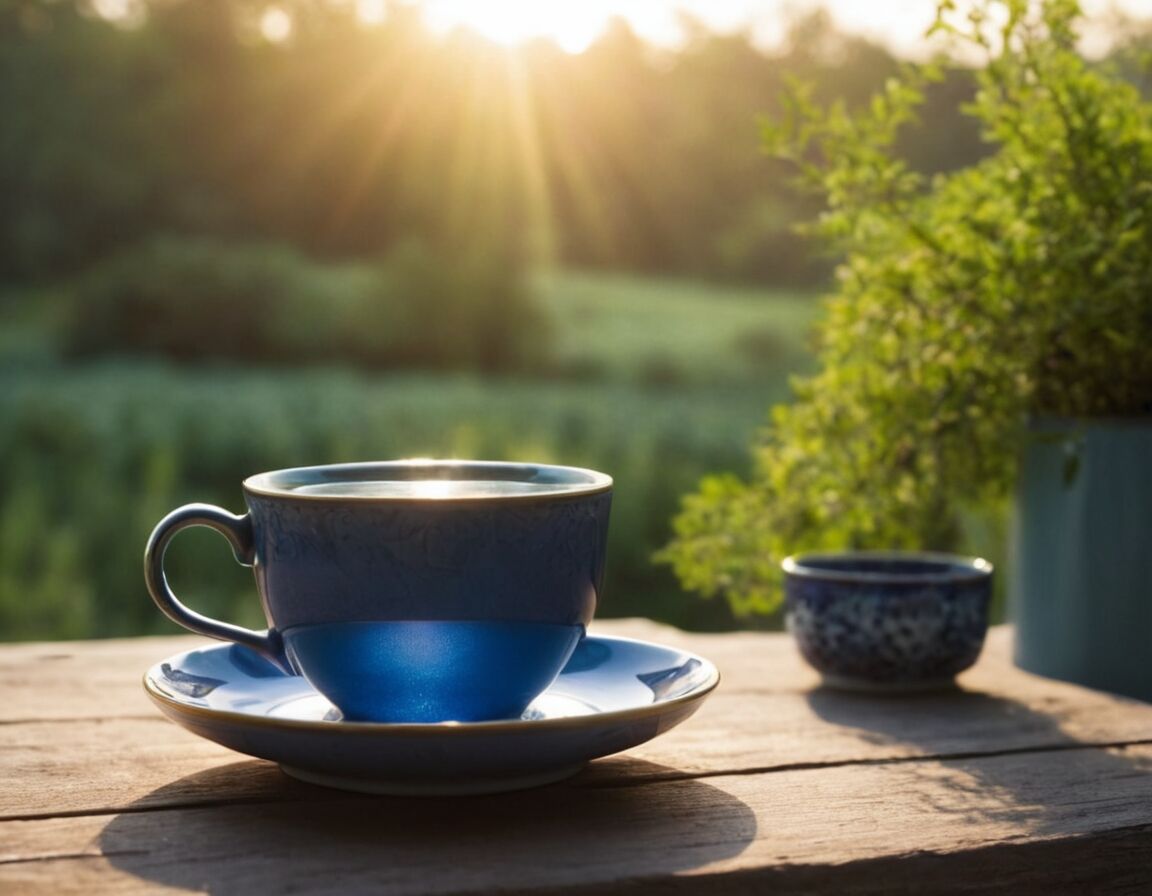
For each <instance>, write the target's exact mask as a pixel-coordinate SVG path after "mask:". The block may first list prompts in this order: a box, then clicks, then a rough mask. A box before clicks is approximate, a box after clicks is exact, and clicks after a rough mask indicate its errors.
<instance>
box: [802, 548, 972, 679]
mask: <svg viewBox="0 0 1152 896" xmlns="http://www.w3.org/2000/svg"><path fill="white" fill-rule="evenodd" d="M783 569H784V583H785V606H786V609H787V623H788V628H789V630H790V631H791V632H792V634H793V636H794V637H795V638H796V643H797V645H798V646H799V648H800V652H801V654H803V656H804V659H806V660H807V661H808V662H809V663H810V664H811V665H812V667H813V668H815V669H816V670H817V671H818V672H819V673H820V674H821V676H822V677H823V680H824V683H825V684H826V685H828V686H829V687H836V688H844V689H851V690H884V691H907V690H923V689H932V688H937V687H944V686H948V685H950V684H951V683H952V680H953V678H954V677H955V676H956V675H957V673H959V672H962V671H963V670H965V669H967V668H968V667H969V666H971V665H972V664H973V663H975V662H976V659H977V657H978V656H979V655H980V650H981V648H982V647H983V645H984V636H985V634H986V632H987V630H988V604H989V601H990V600H991V596H992V565H991V564H990V563H988V561H986V560H982V559H979V558H971V557H958V556H954V555H951V554H938V553H911V552H907V553H906V552H893V551H888V552H869V551H858V552H845V553H828V554H805V555H800V556H795V557H789V558H787V559H786V560H785V561H784V563H783Z"/></svg>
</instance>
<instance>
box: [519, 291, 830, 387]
mask: <svg viewBox="0 0 1152 896" xmlns="http://www.w3.org/2000/svg"><path fill="white" fill-rule="evenodd" d="M542 292H543V294H544V297H545V304H546V307H547V310H548V312H549V314H550V316H551V318H552V320H553V322H554V326H555V334H554V336H555V341H556V345H555V351H556V354H557V358H558V362H559V364H560V365H561V366H562V367H563V368H566V369H568V370H571V371H574V372H576V373H585V374H589V375H597V376H601V377H604V378H606V379H610V380H613V381H616V382H631V383H647V384H652V385H688V386H692V385H717V384H724V385H730V386H735V387H765V386H766V387H768V388H773V387H776V386H778V385H780V384H783V383H785V382H786V381H787V377H788V375H789V374H790V373H794V372H796V371H798V370H801V369H805V368H806V367H807V366H808V365H809V364H810V353H809V352H808V349H807V346H808V333H809V330H810V329H811V326H812V323H813V320H814V317H815V314H816V312H817V310H818V307H819V306H818V302H817V300H816V299H815V298H814V297H813V296H811V295H807V294H797V293H790V292H783V291H779V290H771V289H761V288H752V287H733V286H718V285H715V284H707V283H696V282H692V281H685V280H662V279H658V278H639V277H633V276H624V275H611V274H587V273H572V272H569V273H564V274H561V275H558V276H555V277H553V278H551V279H546V280H545V281H544V283H543V289H542Z"/></svg>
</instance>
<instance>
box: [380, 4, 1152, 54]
mask: <svg viewBox="0 0 1152 896" xmlns="http://www.w3.org/2000/svg"><path fill="white" fill-rule="evenodd" d="M358 2H359V5H360V8H361V11H362V15H364V16H365V18H370V16H371V14H372V10H374V9H380V8H382V3H381V0H358ZM1081 2H1082V6H1083V8H1084V9H1085V11H1086V12H1087V13H1088V15H1089V16H1090V17H1092V16H1101V15H1104V14H1106V13H1107V12H1108V11H1109V9H1121V10H1123V11H1125V12H1128V13H1130V14H1132V15H1135V16H1137V17H1142V18H1143V17H1149V18H1152V0H1081ZM814 6H823V7H824V8H826V9H828V10H829V11H830V12H831V13H832V15H833V16H834V17H835V18H836V19H837V20H838V21H839V22H840V23H841V24H842V26H843V27H844V28H845V30H849V31H852V32H855V33H862V34H865V35H867V36H869V37H873V38H876V39H878V40H881V41H884V42H885V43H887V44H888V45H890V46H891V47H893V48H894V49H897V50H900V51H903V52H915V50H916V48H917V47H918V46H921V45H922V38H923V35H924V32H925V31H926V30H927V28H928V26H929V25H930V24H931V23H932V19H933V16H934V12H935V8H936V2H935V0H823V2H820V3H815V2H811V0H425V2H424V7H425V16H426V18H427V20H428V21H429V23H430V24H431V25H432V26H433V27H434V28H436V29H438V30H447V29H449V28H452V27H454V26H456V25H468V26H470V27H472V28H475V29H476V30H477V31H480V32H481V33H483V34H485V35H487V36H488V37H490V38H492V39H493V40H496V41H499V42H501V43H508V44H514V43H517V42H519V41H522V40H525V39H528V38H532V37H537V36H547V37H551V38H553V39H554V40H556V41H557V42H558V43H559V44H560V45H561V46H562V47H564V48H565V49H566V50H569V51H570V52H579V51H581V50H583V49H584V48H585V47H587V46H588V44H590V43H591V42H592V41H593V40H594V39H595V37H596V36H597V34H599V33H600V31H601V30H602V29H603V27H604V24H605V23H606V22H607V21H608V19H609V18H610V17H612V16H614V15H616V16H621V17H623V18H625V19H627V20H628V21H629V22H630V23H631V25H632V27H633V29H634V30H636V31H637V32H638V33H639V34H641V35H642V36H644V37H646V38H648V39H650V40H652V41H654V42H657V43H663V44H669V43H675V42H676V39H677V35H678V33H679V32H678V19H677V9H683V10H685V11H687V12H689V13H690V14H692V15H693V16H694V17H696V18H698V19H700V20H701V21H703V22H705V23H706V24H708V25H710V26H712V27H713V28H715V29H717V30H723V31H728V30H733V29H736V28H740V27H750V28H751V29H752V31H753V33H754V34H755V35H756V37H757V39H758V40H760V41H763V42H764V43H765V44H772V43H774V42H776V41H777V40H779V38H780V37H781V36H782V35H783V32H784V30H785V28H786V24H787V22H788V21H789V20H790V19H791V18H794V16H795V14H796V13H797V12H798V11H803V10H806V9H809V8H812V7H814Z"/></svg>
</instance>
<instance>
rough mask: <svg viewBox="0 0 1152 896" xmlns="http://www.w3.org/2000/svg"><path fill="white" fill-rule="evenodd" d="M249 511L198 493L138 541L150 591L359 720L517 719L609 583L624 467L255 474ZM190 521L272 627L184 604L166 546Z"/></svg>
mask: <svg viewBox="0 0 1152 896" xmlns="http://www.w3.org/2000/svg"><path fill="white" fill-rule="evenodd" d="M244 498H245V502H246V503H247V505H248V513H246V514H245V515H243V516H235V515H233V514H231V513H229V512H228V511H226V510H222V509H221V508H219V507H214V506H212V505H208V504H189V505H187V506H185V507H181V508H179V509H177V510H174V511H173V512H172V513H170V514H168V516H166V517H165V518H164V519H163V520H161V521H160V523H159V524H158V525H157V526H156V529H155V530H154V531H153V533H152V537H151V538H150V539H149V541H148V546H147V548H146V549H145V553H144V574H145V579H146V581H147V584H148V590H149V592H150V593H151V595H152V598H153V600H155V601H156V603H157V605H158V606H159V607H160V609H161V610H163V611H164V612H165V613H166V614H167V615H168V616H169V617H170V618H172V619H173V620H175V621H176V622H178V623H180V624H181V625H183V626H185V627H186V628H189V629H191V630H192V631H194V632H198V633H200V634H204V635H208V636H210V637H213V638H221V639H224V640H231V641H235V642H237V643H239V644H243V645H245V646H247V647H250V648H252V649H254V650H256V651H258V652H260V653H261V654H263V655H264V656H266V657H268V658H269V659H271V660H273V661H274V662H276V663H278V664H280V665H281V666H283V667H285V668H287V669H289V670H290V671H293V672H296V673H298V674H302V675H304V676H305V677H306V678H307V679H308V681H309V682H310V683H311V684H312V685H313V686H314V687H315V688H316V689H317V690H318V691H319V692H320V693H322V694H323V695H324V696H326V697H327V698H328V699H329V700H331V702H332V703H333V704H334V705H335V706H336V707H337V708H338V709H339V710H340V711H341V712H342V713H343V715H344V718H346V719H349V720H363V721H378V722H443V721H480V720H487V719H500V718H515V717H518V716H519V715H520V714H521V713H522V712H523V711H524V709H525V708H526V707H527V706H528V704H529V703H531V702H532V700H533V699H534V698H535V697H536V696H537V695H539V694H540V693H542V692H543V691H544V690H545V689H546V688H547V687H548V686H549V685H550V684H551V683H552V681H553V680H554V679H555V677H556V676H557V675H558V674H559V672H560V670H561V669H562V668H563V667H564V664H565V663H566V662H567V660H568V658H569V657H570V656H571V654H572V651H573V650H574V649H575V647H576V645H577V643H578V642H579V640H580V638H581V637H582V636H583V635H584V632H585V627H586V626H587V625H588V623H589V622H591V620H592V616H593V613H594V612H595V609H596V605H597V602H598V600H599V595H600V591H601V587H602V582H603V576H604V556H605V546H606V541H607V533H608V513H609V507H610V504H611V499H612V480H611V478H610V477H608V476H606V475H605V474H603V473H597V472H595V471H592V470H582V469H578V468H575V467H559V466H548V465H539V464H515V463H497V462H488V461H429V460H419V461H394V462H381V463H363V464H339V465H331V466H320V467H301V468H297V469H290V470H278V471H275V472H271V473H261V474H259V475H256V476H252V477H250V478H249V479H247V480H245V482H244ZM188 526H207V527H209V528H211V529H215V530H216V531H217V532H220V533H221V534H222V535H224V537H225V538H227V539H228V541H229V542H230V543H231V545H232V547H233V550H234V551H235V554H236V559H237V560H238V561H239V562H240V563H242V564H243V565H245V566H252V567H253V569H254V572H255V574H256V585H257V588H258V590H259V592H260V597H261V600H262V602H263V605H264V611H265V615H266V616H267V619H268V623H269V629H268V630H267V631H265V632H258V631H252V630H249V629H244V628H240V627H238V626H235V625H230V624H228V623H225V622H220V621H217V620H215V619H209V618H207V617H205V616H201V615H200V614H198V613H196V612H194V611H192V610H190V609H188V608H187V607H185V606H184V605H183V604H182V603H181V602H180V601H179V600H178V599H177V598H176V596H175V595H174V594H173V593H172V591H171V589H170V588H169V587H168V583H167V581H166V580H165V577H164V571H163V561H164V552H165V550H166V548H167V546H168V543H169V541H170V540H171V539H172V537H173V536H174V535H175V534H176V533H177V532H178V531H179V530H181V529H183V528H186V527H188Z"/></svg>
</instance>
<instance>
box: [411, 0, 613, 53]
mask: <svg viewBox="0 0 1152 896" xmlns="http://www.w3.org/2000/svg"><path fill="white" fill-rule="evenodd" d="M618 7H619V3H618V2H612V0H599V2H598V0H581V2H579V3H548V2H544V0H535V2H525V0H425V2H424V4H423V9H424V18H425V20H426V21H427V23H428V25H429V26H430V27H431V28H432V29H433V30H435V31H439V32H444V31H450V30H451V29H453V28H459V27H463V28H470V29H472V30H474V31H476V32H477V33H479V34H482V35H483V36H484V37H486V38H488V39H489V40H492V41H495V42H496V43H500V44H504V45H506V46H515V45H517V44H521V43H524V42H525V41H528V40H532V39H533V38H540V37H543V38H548V39H551V40H553V41H555V42H556V43H557V44H558V45H559V46H560V47H561V48H562V49H564V50H566V51H568V52H569V53H581V52H583V51H584V50H586V49H587V48H588V46H589V45H590V44H591V43H592V42H593V41H594V40H595V39H596V38H597V36H598V35H599V34H600V33H601V31H603V30H604V26H605V25H606V24H607V22H608V20H609V18H610V17H611V16H612V14H613V13H614V12H615V11H616V10H617V9H618Z"/></svg>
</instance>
